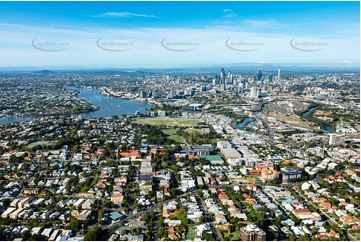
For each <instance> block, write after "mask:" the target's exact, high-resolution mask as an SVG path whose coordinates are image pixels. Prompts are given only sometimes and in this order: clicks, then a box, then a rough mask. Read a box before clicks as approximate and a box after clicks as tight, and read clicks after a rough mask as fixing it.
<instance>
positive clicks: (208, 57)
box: [0, 23, 360, 67]
mask: <svg viewBox="0 0 361 242" xmlns="http://www.w3.org/2000/svg"><path fill="white" fill-rule="evenodd" d="M0 26H1V28H0V36H2V38H0V54H1V57H2V58H0V66H9V65H20V64H28V65H29V64H33V65H39V66H41V65H43V66H49V65H53V66H64V65H77V66H93V65H94V66H115V65H118V66H125V65H126V66H132V67H149V66H151V67H157V66H158V67H169V66H184V65H208V64H216V63H221V62H222V63H242V62H254V63H256V62H259V61H260V60H262V61H264V62H265V63H281V62H283V63H336V62H341V63H342V62H343V61H344V60H348V61H350V62H352V63H358V61H359V53H360V52H359V36H358V35H353V36H347V37H346V38H345V37H344V36H338V35H337V36H323V37H318V36H307V35H305V36H297V35H296V36H294V35H292V36H291V35H288V34H275V33H265V32H264V31H258V32H254V31H253V32H247V31H239V30H238V29H235V28H217V27H209V28H198V29H196V28H132V29H122V28H95V27H86V28H79V27H77V29H71V28H59V27H58V28H57V27H46V26H38V27H37V26H27V25H8V24H1V23H0ZM35 38H37V41H41V42H46V41H48V42H55V43H57V44H61V43H68V44H69V45H68V46H66V48H65V49H64V50H63V51H58V52H42V51H40V50H38V49H36V48H33V47H32V45H31V42H32V41H33V40H34V39H35ZM293 38H295V39H296V40H297V41H314V42H327V43H328V45H327V46H325V47H324V48H323V50H322V51H319V52H315V53H307V52H302V51H297V50H295V49H293V48H292V47H291V46H290V40H291V39H293ZM99 39H101V40H102V41H105V42H106V41H108V42H112V43H115V44H117V43H123V44H124V43H125V44H127V43H134V44H132V45H129V46H120V47H119V48H120V49H129V50H127V51H123V52H111V51H106V50H104V49H101V48H99V47H98V46H97V44H96V42H97V40H99ZM163 39H166V40H167V41H169V42H172V41H173V42H177V43H183V42H186V43H197V44H198V45H197V46H195V47H194V48H193V47H192V49H194V50H192V51H189V52H174V51H170V50H168V49H166V48H163V47H162V45H161V41H162V40H163ZM227 39H230V40H229V44H233V46H234V47H235V48H236V49H237V48H238V49H247V48H250V49H258V50H257V51H253V52H242V51H235V50H232V49H230V48H228V47H227V46H226V44H225V42H226V40H227ZM252 43H256V44H259V43H261V44H262V45H260V46H257V48H256V47H252V46H250V45H252ZM249 46H250V47H249ZM107 48H118V47H117V46H107ZM172 48H173V47H172ZM185 49H188V47H187V48H185ZM24 62H28V63H24Z"/></svg>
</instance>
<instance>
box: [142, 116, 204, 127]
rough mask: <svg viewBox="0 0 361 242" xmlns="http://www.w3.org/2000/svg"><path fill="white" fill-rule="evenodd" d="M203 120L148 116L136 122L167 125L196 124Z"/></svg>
mask: <svg viewBox="0 0 361 242" xmlns="http://www.w3.org/2000/svg"><path fill="white" fill-rule="evenodd" d="M202 122H203V121H200V120H193V119H179V118H163V119H159V118H147V119H139V120H137V121H136V122H135V123H137V124H149V125H166V126H176V125H178V126H195V125H197V124H199V123H202Z"/></svg>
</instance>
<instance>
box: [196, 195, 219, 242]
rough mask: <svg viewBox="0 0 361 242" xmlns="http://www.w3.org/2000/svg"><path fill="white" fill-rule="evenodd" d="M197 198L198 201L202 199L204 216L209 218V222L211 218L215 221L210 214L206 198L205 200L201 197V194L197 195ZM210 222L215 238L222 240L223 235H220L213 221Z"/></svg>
mask: <svg viewBox="0 0 361 242" xmlns="http://www.w3.org/2000/svg"><path fill="white" fill-rule="evenodd" d="M197 200H198V202H199V201H200V204H201V210H202V212H203V213H204V215H205V216H204V217H205V218H206V219H207V222H208V221H209V220H212V221H213V220H214V219H213V218H212V217H211V216H210V215H209V213H208V210H207V208H206V204H205V202H204V200H203V199H202V198H200V197H199V196H197ZM209 224H210V227H211V231H212V234H213V235H214V238H215V240H216V241H221V240H222V239H221V236H220V234H219V231H218V230H217V229H216V228H215V227H214V224H213V222H210V223H209Z"/></svg>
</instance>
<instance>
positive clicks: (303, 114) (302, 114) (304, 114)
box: [301, 107, 316, 117]
mask: <svg viewBox="0 0 361 242" xmlns="http://www.w3.org/2000/svg"><path fill="white" fill-rule="evenodd" d="M315 109H316V107H313V108H310V109H308V110H307V111H306V112H303V113H301V117H306V116H307V115H308V114H309V113H310V112H312V111H313V110H315Z"/></svg>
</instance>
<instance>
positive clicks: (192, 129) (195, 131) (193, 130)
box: [184, 128, 204, 134]
mask: <svg viewBox="0 0 361 242" xmlns="http://www.w3.org/2000/svg"><path fill="white" fill-rule="evenodd" d="M184 132H187V133H189V134H192V133H193V134H194V133H198V134H203V133H204V132H203V131H202V130H200V129H195V128H187V129H185V130H184Z"/></svg>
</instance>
